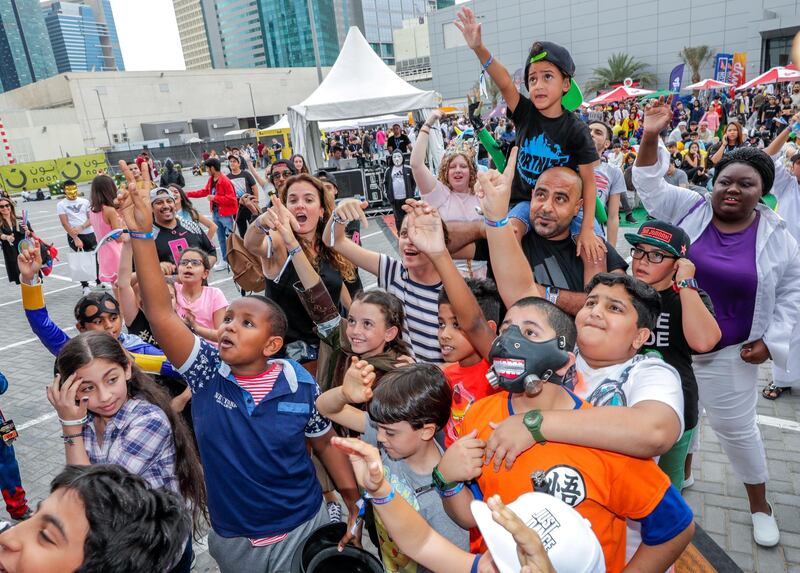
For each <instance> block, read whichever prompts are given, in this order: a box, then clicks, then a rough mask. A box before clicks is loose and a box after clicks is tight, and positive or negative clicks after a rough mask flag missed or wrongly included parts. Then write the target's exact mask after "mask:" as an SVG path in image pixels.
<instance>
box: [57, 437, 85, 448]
mask: <svg viewBox="0 0 800 573" xmlns="http://www.w3.org/2000/svg"><path fill="white" fill-rule="evenodd" d="M82 437H83V434H61V439H62V440H63V441H64V443H65V444H69V445H70V446H71V445H73V444H74V443H75V440H77V439H78V438H82Z"/></svg>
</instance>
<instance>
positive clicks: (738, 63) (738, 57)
mask: <svg viewBox="0 0 800 573" xmlns="http://www.w3.org/2000/svg"><path fill="white" fill-rule="evenodd" d="M746 76H747V53H746V52H735V53H734V54H733V66H732V67H731V75H730V83H732V84H733V85H734V87H737V88H738V87H739V86H740V85H742V84H743V83H744V82H745V81H746V80H747V78H746Z"/></svg>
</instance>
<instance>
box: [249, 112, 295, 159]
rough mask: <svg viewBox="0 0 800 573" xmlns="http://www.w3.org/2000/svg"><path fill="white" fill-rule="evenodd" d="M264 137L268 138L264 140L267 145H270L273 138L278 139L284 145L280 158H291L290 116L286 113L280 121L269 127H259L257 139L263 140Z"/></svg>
mask: <svg viewBox="0 0 800 573" xmlns="http://www.w3.org/2000/svg"><path fill="white" fill-rule="evenodd" d="M262 139H264V140H266V141H264V145H266V146H267V147H269V146H270V144H271V143H272V140H273V139H277V140H278V142H280V144H281V145H283V149H282V150H281V157H280V158H283V159H289V158H290V157H291V156H292V144H291V141H289V118H287V117H286V116H285V115H282V116H281V118H280V119H279V120H278V121H276V122H275V123H273V124H272V125H270V126H269V127H268V128H266V129H259V130H258V131H257V132H256V140H257V141H261V140H262ZM280 158H278V159H280Z"/></svg>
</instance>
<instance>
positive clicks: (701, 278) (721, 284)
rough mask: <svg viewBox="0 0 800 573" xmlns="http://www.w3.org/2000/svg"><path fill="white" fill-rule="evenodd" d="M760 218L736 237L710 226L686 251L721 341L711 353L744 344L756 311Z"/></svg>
mask: <svg viewBox="0 0 800 573" xmlns="http://www.w3.org/2000/svg"><path fill="white" fill-rule="evenodd" d="M760 217H761V215H760V214H759V213H758V212H756V217H755V219H754V220H753V223H752V224H751V225H750V226H749V227H747V228H746V229H744V230H742V231H738V232H736V233H723V232H722V231H720V230H719V229H717V227H716V226H715V225H714V223H713V222H712V223H709V225H708V227H706V229H705V230H704V231H703V234H701V235H700V237H698V239H697V240H696V241H695V242H694V243H693V244H692V246H691V247H690V249H689V259H690V260H691V261H692V262H693V263H694V264H695V266H696V267H697V271H696V274H695V278H696V279H697V282H698V283H699V285H700V288H702V289H703V290H704V291H706V292H707V293H708V296H709V297H711V301H712V302H713V303H714V314H715V315H716V317H717V323H718V324H719V328H720V330H721V331H722V338H721V339H720V341H719V344H717V346H716V348H714V350H719V349H720V348H725V347H727V346H732V345H734V344H741V343H743V342H747V340H748V338H749V336H750V329H751V328H752V326H753V313H754V312H755V308H756V290H757V288H758V271H757V270H756V235H757V233H758V222H759V219H760Z"/></svg>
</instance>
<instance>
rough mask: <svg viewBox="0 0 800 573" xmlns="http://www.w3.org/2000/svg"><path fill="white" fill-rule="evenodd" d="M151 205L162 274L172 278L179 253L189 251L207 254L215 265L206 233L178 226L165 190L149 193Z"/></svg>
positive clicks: (215, 258)
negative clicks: (194, 250)
mask: <svg viewBox="0 0 800 573" xmlns="http://www.w3.org/2000/svg"><path fill="white" fill-rule="evenodd" d="M150 203H151V204H152V205H153V221H154V223H155V225H153V232H154V233H155V235H156V236H155V242H156V250H157V251H158V260H159V261H160V262H161V269H162V270H163V271H164V274H166V275H173V274H175V272H176V271H177V267H178V262H179V261H180V258H181V253H182V252H183V251H185V250H186V249H188V248H189V247H196V248H198V249H202V250H203V251H205V252H206V253H208V255H209V256H208V259H209V261H210V262H211V264H212V265H213V264H214V262H215V261H216V260H217V250H216V249H215V248H214V245H212V244H211V241H210V240H209V239H208V237H207V236H206V235H205V233H192V232H191V231H189V230H188V229H186V228H185V227H183V226H182V225H181V224H180V223H179V222H178V218H177V217H176V216H175V200H174V199H173V198H172V194H171V193H170V192H169V191H168V190H167V189H164V188H163V187H158V188H156V189H153V190H152V191H150Z"/></svg>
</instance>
